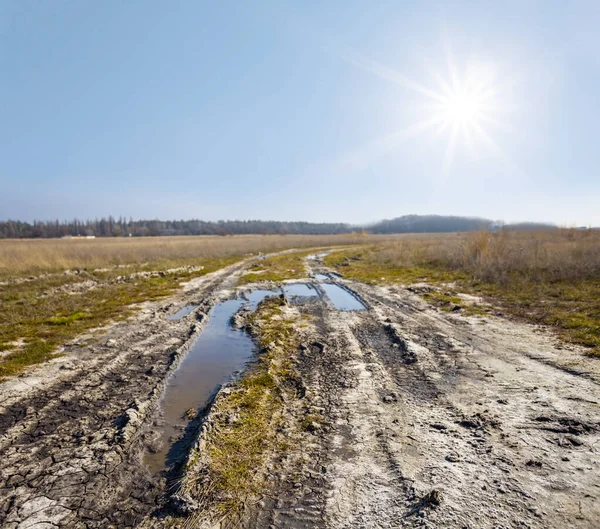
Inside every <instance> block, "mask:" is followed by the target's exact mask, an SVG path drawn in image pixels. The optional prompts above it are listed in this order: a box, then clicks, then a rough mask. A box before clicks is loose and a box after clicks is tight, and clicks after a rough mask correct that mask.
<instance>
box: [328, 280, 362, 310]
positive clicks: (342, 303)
mask: <svg viewBox="0 0 600 529" xmlns="http://www.w3.org/2000/svg"><path fill="white" fill-rule="evenodd" d="M320 286H321V288H322V289H323V290H324V291H325V294H327V297H328V298H329V299H330V300H331V302H332V303H333V304H334V306H335V308H336V309H337V310H365V309H366V308H367V307H365V306H364V305H363V304H362V302H361V301H360V300H359V299H358V298H357V297H355V296H354V295H352V294H351V293H350V292H348V291H347V290H345V289H343V288H342V287H340V286H339V285H335V284H333V283H322V284H321V285H320Z"/></svg>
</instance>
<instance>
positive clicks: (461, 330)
mask: <svg viewBox="0 0 600 529" xmlns="http://www.w3.org/2000/svg"><path fill="white" fill-rule="evenodd" d="M247 265H248V263H241V264H238V265H234V266H232V267H229V268H226V269H223V270H221V271H218V272H215V273H214V274H210V275H207V276H204V277H203V278H200V279H197V280H194V281H192V282H191V283H189V284H188V285H187V286H186V287H185V289H184V290H183V291H182V292H181V293H180V294H179V295H178V296H176V297H174V298H172V299H170V300H168V301H163V302H154V303H148V304H147V305H145V306H144V307H142V309H141V310H140V312H139V313H138V315H137V316H136V317H135V318H134V319H131V320H129V321H127V322H122V323H119V324H115V325H114V326H112V327H110V328H109V329H107V330H106V333H105V335H104V336H103V337H102V339H101V340H100V341H99V342H98V341H94V342H93V343H92V344H91V345H86V344H87V343H88V339H87V338H86V337H82V338H81V339H79V340H76V341H74V342H73V343H71V344H68V345H67V346H66V348H65V353H66V354H65V356H63V357H61V358H58V359H56V360H54V361H52V362H51V363H50V364H48V365H46V366H44V367H42V368H39V369H37V370H34V371H31V372H30V373H28V374H26V375H23V376H21V377H18V378H16V379H14V380H11V381H8V382H5V383H3V384H2V385H1V386H0V402H1V404H0V461H1V463H0V468H1V470H2V472H1V474H0V526H1V527H6V528H11V529H15V528H18V529H25V528H44V529H50V528H57V527H78V528H79V527H81V528H84V527H90V528H92V527H118V528H121V527H167V526H170V527H184V526H186V525H185V524H186V520H185V518H184V517H182V516H181V513H178V512H177V511H176V510H175V509H174V508H173V502H172V501H171V500H172V498H171V497H170V496H171V495H172V494H173V492H174V490H175V486H174V483H176V482H177V481H178V480H180V478H181V477H182V475H183V473H184V472H185V470H184V469H182V468H181V467H180V466H178V462H177V460H176V459H177V458H175V460H174V461H172V463H173V465H172V466H171V467H170V470H160V464H154V465H149V464H148V457H150V458H151V459H152V457H153V456H152V454H154V456H156V454H157V453H158V454H160V453H163V452H165V446H164V443H165V442H166V443H167V445H169V444H170V445H175V444H177V446H178V452H177V453H178V454H179V456H178V457H180V459H181V461H183V460H185V457H186V456H185V454H186V450H187V448H188V447H189V446H191V444H193V443H194V442H195V441H196V439H195V436H197V434H198V428H197V426H198V425H195V424H193V423H194V421H189V424H187V425H186V423H185V421H183V422H182V423H181V424H180V425H179V430H178V431H179V436H177V435H172V436H170V437H169V438H168V439H167V440H166V441H164V440H163V441H162V442H163V445H161V446H157V442H158V441H157V438H159V437H160V436H159V435H157V432H158V431H162V429H164V427H165V421H166V420H167V419H166V418H165V413H164V410H163V409H162V407H161V402H162V401H161V398H162V396H163V394H164V391H165V387H167V386H168V384H169V380H172V378H173V377H172V374H173V373H177V371H176V368H177V366H178V365H180V364H181V366H184V362H182V359H183V358H185V356H186V353H187V352H188V351H189V350H190V349H191V348H193V347H194V344H195V343H196V342H197V341H198V336H200V334H201V333H202V332H203V330H205V328H206V326H207V323H208V321H209V319H210V318H209V316H208V314H209V313H210V311H211V309H212V308H213V307H214V306H215V305H217V304H218V303H219V302H222V301H225V300H228V299H232V298H235V297H239V296H240V295H242V294H244V293H246V295H247V293H248V292H249V287H248V286H245V287H244V289H243V290H241V289H238V290H236V288H235V285H236V282H237V279H238V278H239V277H240V275H241V274H242V273H244V268H245V266H247ZM306 266H307V278H308V279H307V280H305V281H296V282H294V283H293V284H288V285H287V286H286V287H285V289H284V290H286V295H287V298H288V301H289V306H288V307H287V309H286V310H287V311H288V312H289V314H290V315H293V314H294V313H297V314H301V315H304V316H305V318H304V320H303V321H304V322H309V323H304V324H303V325H302V326H299V327H298V329H297V333H298V335H299V337H300V342H301V346H300V347H299V349H298V351H297V355H296V359H295V370H296V371H297V373H298V376H299V378H300V379H301V386H302V391H299V392H298V397H297V402H290V403H287V404H286V408H285V409H286V413H287V414H288V417H287V418H286V420H288V421H290V422H292V421H303V420H306V417H311V418H312V417H315V418H318V419H315V420H314V421H312V419H311V421H310V422H309V423H308V427H307V428H306V431H304V432H303V433H302V436H303V438H302V442H300V443H293V444H292V446H290V448H289V450H290V451H292V452H293V454H290V456H293V457H289V458H285V459H281V458H278V459H273V460H269V461H267V463H266V464H267V465H268V469H269V487H267V488H266V489H265V491H264V494H263V495H261V496H260V497H257V498H255V501H252V502H250V503H249V504H248V505H247V508H246V509H245V510H244V513H243V516H242V519H241V520H236V521H235V523H233V522H232V523H231V524H230V526H234V525H235V526H241V527H248V528H249V527H281V528H284V527H292V528H307V529H308V528H317V527H319V528H320V527H322V528H331V529H333V528H346V527H360V528H375V527H382V528H383V527H387V528H389V527H429V528H437V527H447V528H472V529H475V528H490V529H491V528H513V527H514V528H525V527H530V528H548V527H552V528H562V527H577V528H590V529H591V528H596V527H599V526H600V501H599V500H600V497H599V496H600V468H599V462H600V457H599V452H600V414H599V412H598V410H599V404H600V387H599V384H600V366H599V365H598V364H599V362H598V361H597V360H594V359H591V358H589V357H586V356H585V355H584V354H583V351H580V350H578V349H576V348H574V347H570V346H569V348H567V346H565V345H563V344H561V343H560V342H559V341H558V340H557V339H556V338H555V337H554V336H553V335H552V334H551V333H549V332H548V331H547V330H545V329H541V328H536V327H533V326H531V325H525V324H522V323H518V322H513V321H509V320H507V319H506V318H504V317H502V316H492V315H490V316H487V317H475V316H464V315H462V314H461V313H460V311H459V312H450V313H447V312H441V311H439V310H438V309H436V308H434V307H432V306H431V305H428V304H427V303H426V302H425V301H423V299H422V298H421V297H420V296H419V292H418V288H411V289H410V290H408V289H404V288H400V287H397V286H389V287H376V286H369V285H364V284H359V283H355V282H349V281H345V280H343V279H341V278H338V277H335V276H333V275H330V274H331V271H330V270H327V269H326V268H325V267H324V266H323V264H322V262H321V261H320V260H319V259H318V258H316V259H307V260H306ZM275 287H276V286H275V285H257V288H262V289H275ZM188 306H192V307H195V308H193V309H186V311H184V312H187V310H189V312H187V314H185V313H183V314H179V315H178V316H177V319H175V318H173V314H176V313H177V312H178V311H179V310H181V309H184V308H185V307H188ZM180 316H181V317H180ZM182 368H183V367H182ZM209 415H210V412H209ZM205 418H206V417H205ZM159 441H160V439H159ZM166 448H167V449H168V448H169V446H167V447H166ZM149 454H150V456H149ZM154 459H156V457H154ZM288 461H294V464H293V465H292V464H290V463H288ZM200 514H201V513H200ZM200 518H201V517H200ZM187 526H189V525H187ZM222 526H223V527H225V526H227V523H225V522H224V523H223V524H222ZM198 527H219V525H215V524H214V523H212V522H211V521H210V520H204V521H203V522H199V524H198Z"/></svg>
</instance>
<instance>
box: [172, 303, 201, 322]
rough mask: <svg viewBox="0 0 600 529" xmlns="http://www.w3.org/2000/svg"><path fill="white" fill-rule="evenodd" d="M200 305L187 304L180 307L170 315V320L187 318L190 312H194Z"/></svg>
mask: <svg viewBox="0 0 600 529" xmlns="http://www.w3.org/2000/svg"><path fill="white" fill-rule="evenodd" d="M197 306H198V305H186V306H185V307H183V308H182V309H179V310H178V311H177V312H176V313H175V314H170V315H169V316H168V319H169V320H180V319H181V318H185V317H186V316H187V315H188V314H189V313H190V312H192V311H193V310H194V309H195V308H196V307H197Z"/></svg>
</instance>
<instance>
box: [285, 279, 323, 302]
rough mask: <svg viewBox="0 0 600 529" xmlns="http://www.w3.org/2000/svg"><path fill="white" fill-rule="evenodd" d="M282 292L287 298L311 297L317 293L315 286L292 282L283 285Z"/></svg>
mask: <svg viewBox="0 0 600 529" xmlns="http://www.w3.org/2000/svg"><path fill="white" fill-rule="evenodd" d="M283 292H284V293H285V297H286V298H288V299H293V298H295V297H301V298H312V297H315V296H318V295H319V293H318V292H317V290H316V289H315V287H313V286H312V285H308V284H306V283H292V284H291V285H285V286H284V287H283Z"/></svg>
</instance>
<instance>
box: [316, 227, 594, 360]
mask: <svg viewBox="0 0 600 529" xmlns="http://www.w3.org/2000/svg"><path fill="white" fill-rule="evenodd" d="M325 263H326V264H327V265H328V266H331V267H334V268H335V269H336V270H337V271H338V272H339V273H340V274H342V275H343V276H344V277H347V278H350V279H356V280H358V281H364V282H366V283H371V284H378V283H401V284H405V285H411V284H415V283H426V284H431V285H437V286H438V287H441V288H439V289H436V290H433V291H430V292H423V293H422V294H421V295H422V296H423V297H424V298H425V299H426V300H428V301H429V302H431V303H432V304H434V305H436V306H438V307H440V309H441V310H448V311H449V310H453V309H454V308H455V307H456V306H459V307H461V308H462V309H463V313H466V314H485V312H486V310H485V308H483V307H478V306H477V305H472V304H470V303H465V302H464V300H462V299H461V298H460V296H457V294H458V293H466V294H471V295H476V296H480V297H482V298H484V299H485V300H486V301H488V302H490V303H492V304H493V305H495V306H498V307H499V308H501V309H502V310H503V311H504V312H506V313H508V314H511V315H514V316H517V317H519V318H522V319H524V320H526V321H529V322H533V323H538V324H543V325H548V326H550V327H553V328H554V329H556V331H557V333H558V334H559V336H560V337H561V338H562V339H563V340H565V341H567V342H570V343H574V344H578V345H583V346H585V347H587V348H589V354H590V355H594V356H600V233H596V232H591V231H585V232H577V231H574V230H556V231H553V232H524V233H523V232H521V233H519V232H515V233H507V232H500V233H495V234H491V233H486V232H479V233H473V234H444V235H423V236H421V237H419V236H417V235H413V236H411V237H407V238H405V239H403V240H400V241H394V242H384V243H381V244H372V245H368V246H365V247H362V248H359V249H353V250H349V251H341V252H336V253H333V254H330V255H329V256H327V257H326V258H325Z"/></svg>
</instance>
